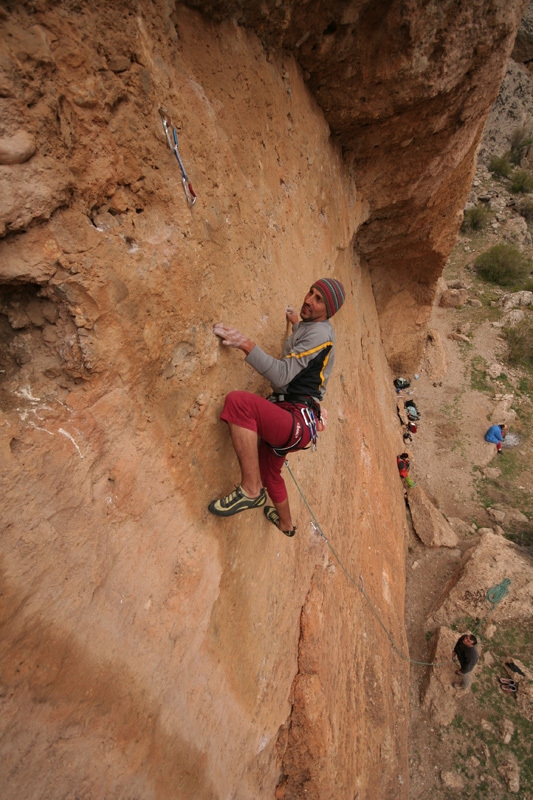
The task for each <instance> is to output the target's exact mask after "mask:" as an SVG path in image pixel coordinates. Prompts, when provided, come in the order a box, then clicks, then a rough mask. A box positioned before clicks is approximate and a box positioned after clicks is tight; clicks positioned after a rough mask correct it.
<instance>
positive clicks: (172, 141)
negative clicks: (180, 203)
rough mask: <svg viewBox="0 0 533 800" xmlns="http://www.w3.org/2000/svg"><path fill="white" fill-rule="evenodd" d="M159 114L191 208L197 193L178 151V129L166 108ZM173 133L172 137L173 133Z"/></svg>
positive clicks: (161, 109)
mask: <svg viewBox="0 0 533 800" xmlns="http://www.w3.org/2000/svg"><path fill="white" fill-rule="evenodd" d="M159 114H160V116H161V120H162V122H163V130H164V131H165V138H166V140H167V144H168V146H169V148H170V149H171V150H172V152H173V153H174V155H175V156H176V160H177V162H178V164H179V167H180V170H181V182H182V184H183V191H184V192H185V197H186V199H187V202H188V204H189V205H190V206H193V205H194V204H195V203H196V192H195V191H194V189H193V188H192V183H191V182H190V180H189V178H188V177H187V173H186V172H185V167H184V166H183V161H182V160H181V157H180V154H179V150H178V132H177V131H176V128H175V127H174V125H173V124H172V121H171V119H170V117H169V115H168V112H167V111H165V109H164V108H160V109H159ZM171 131H172V135H171V133H170V132H171Z"/></svg>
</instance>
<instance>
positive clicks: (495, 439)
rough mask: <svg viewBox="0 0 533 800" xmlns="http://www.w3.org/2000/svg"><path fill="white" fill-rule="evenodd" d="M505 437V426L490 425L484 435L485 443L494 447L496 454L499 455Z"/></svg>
mask: <svg viewBox="0 0 533 800" xmlns="http://www.w3.org/2000/svg"><path fill="white" fill-rule="evenodd" d="M506 435H507V425H492V426H491V427H490V428H489V429H488V431H487V433H486V434H485V441H486V442H491V443H492V444H495V445H496V452H497V453H499V454H500V455H501V452H502V443H503V440H504V439H505V437H506Z"/></svg>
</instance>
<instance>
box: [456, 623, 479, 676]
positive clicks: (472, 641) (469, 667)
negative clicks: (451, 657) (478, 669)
mask: <svg viewBox="0 0 533 800" xmlns="http://www.w3.org/2000/svg"><path fill="white" fill-rule="evenodd" d="M476 645H477V639H476V637H475V636H474V634H472V633H464V634H463V635H462V636H460V637H459V638H458V640H457V641H456V643H455V647H454V648H453V653H454V654H455V655H456V656H457V660H458V661H459V665H460V667H461V669H457V670H455V674H456V675H461V679H462V680H461V683H454V684H453V685H454V687H455V688H456V689H468V687H469V686H470V684H471V683H472V672H473V670H474V667H475V666H476V664H477V662H478V660H479V653H478V650H477V647H476Z"/></svg>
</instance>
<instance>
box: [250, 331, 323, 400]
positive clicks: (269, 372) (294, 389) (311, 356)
mask: <svg viewBox="0 0 533 800" xmlns="http://www.w3.org/2000/svg"><path fill="white" fill-rule="evenodd" d="M334 353H335V332H334V330H333V327H332V325H331V323H330V322H329V320H324V321H323V322H297V323H296V324H295V325H294V327H293V331H292V334H291V335H290V336H289V337H288V338H287V339H286V340H285V344H284V345H283V356H282V358H281V359H278V358H274V357H273V356H269V355H268V353H265V352H264V350H262V349H261V348H260V347H259V346H258V345H256V346H255V347H254V349H253V350H252V351H251V352H250V353H249V354H248V355H247V356H246V359H245V361H246V362H247V363H248V364H250V366H252V367H253V368H254V369H255V370H257V372H259V374H260V375H263V376H264V377H265V378H266V379H267V380H269V381H270V383H271V385H272V389H273V391H274V392H277V393H279V394H294V395H302V394H308V395H311V396H312V397H316V398H317V399H319V400H321V399H322V398H323V397H324V394H325V391H326V385H327V382H328V380H329V377H330V375H331V370H332V368H333V363H334V361H335V355H334Z"/></svg>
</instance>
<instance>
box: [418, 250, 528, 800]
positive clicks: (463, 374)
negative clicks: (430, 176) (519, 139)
mask: <svg viewBox="0 0 533 800" xmlns="http://www.w3.org/2000/svg"><path fill="white" fill-rule="evenodd" d="M467 241H468V240H467V239H466V238H465V237H460V240H459V242H458V244H457V246H456V249H455V251H454V254H453V255H452V257H451V259H450V261H449V264H448V266H447V269H446V271H445V274H444V278H445V279H446V280H447V281H450V282H451V281H452V280H453V279H455V280H456V279H458V278H459V279H460V280H462V281H463V282H464V283H465V284H466V285H467V286H468V287H469V298H475V297H477V296H479V295H481V296H483V292H484V291H486V290H485V289H483V288H482V287H481V286H480V284H477V283H476V280H475V276H473V274H472V273H471V272H470V271H469V270H468V263H469V260H470V259H471V258H472V255H473V254H472V250H483V249H486V247H488V246H490V245H491V244H493V243H494V242H492V241H490V236H489V237H488V238H487V237H484V238H479V239H478V241H477V242H476V241H474V243H473V246H470V245H469V244H467V243H466V242H467ZM474 254H475V253H474ZM489 291H490V289H489ZM437 303H438V297H437ZM487 306H488V308H487ZM491 313H492V308H490V303H488V304H486V303H485V304H484V308H483V309H482V308H479V307H475V306H470V305H465V306H463V307H461V308H456V309H455V308H441V307H439V306H438V305H437V304H436V306H435V308H434V311H433V314H432V320H431V326H430V332H431V333H430V335H431V337H432V341H430V343H429V345H428V358H427V359H425V360H424V361H423V363H422V364H421V367H420V373H419V375H418V378H416V377H414V376H404V377H408V378H410V380H411V386H410V388H409V389H408V390H407V391H408V392H412V395H411V396H412V398H413V399H414V400H415V402H416V404H417V406H418V409H419V411H420V412H421V420H420V422H419V424H418V431H417V433H416V434H413V437H412V438H413V441H412V442H409V443H408V444H407V447H406V449H407V450H408V451H409V453H410V455H411V475H412V477H413V478H414V479H415V480H416V481H417V482H418V483H419V484H420V485H421V486H422V487H423V489H424V491H425V492H426V494H427V495H428V496H429V497H431V498H432V500H433V501H434V503H435V505H436V506H437V507H438V508H439V509H440V510H441V511H442V512H443V513H444V514H445V515H446V516H447V517H448V518H450V517H454V518H459V519H461V520H463V521H464V522H466V523H468V524H469V525H471V524H472V523H474V524H475V525H476V526H477V527H483V526H493V525H494V523H493V522H491V520H490V518H489V517H488V515H487V512H486V510H485V508H484V506H483V504H482V501H481V498H480V496H479V494H478V491H477V489H476V486H477V485H478V483H479V481H480V480H481V481H483V478H480V475H481V472H480V471H481V470H482V469H484V468H486V467H487V466H489V465H490V466H491V467H498V466H500V464H499V462H498V458H499V457H498V456H497V455H496V453H495V448H494V447H493V446H492V445H488V444H487V443H485V441H484V438H483V437H484V433H485V431H486V429H487V428H488V427H489V425H491V424H493V423H494V422H498V421H500V420H496V419H490V417H491V414H493V413H494V411H495V409H496V408H497V407H498V405H497V404H498V400H499V399H500V396H501V395H504V394H510V393H512V391H513V387H514V386H515V385H517V384H518V382H519V379H520V376H519V375H518V374H517V373H516V372H513V371H512V370H509V368H508V366H504V365H505V350H506V345H505V341H504V340H503V338H501V329H500V328H498V327H495V326H493V324H492V320H491V319H490V317H491ZM493 316H494V319H496V315H495V314H494V315H493ZM487 317H489V318H487ZM458 330H466V331H467V332H468V338H469V342H465V341H458V340H452V339H450V338H448V337H449V334H451V333H452V332H454V331H458ZM479 364H483V365H484V367H485V369H486V368H487V367H489V368H490V366H492V365H496V364H501V365H502V370H501V371H502V373H504V374H505V376H506V378H503V379H502V378H501V376H500V377H499V378H498V379H494V380H489V381H488V384H489V386H490V388H491V389H492V391H490V390H489V391H487V390H486V389H485V391H479V390H478V389H474V388H472V384H473V383H474V384H475V381H473V380H472V375H473V370H474V371H475V369H476V365H479ZM494 371H495V372H497V370H494ZM501 421H504V420H501ZM513 427H514V429H516V430H518V429H519V428H520V422H519V420H517V421H516V424H515V425H514V426H513V424H512V425H511V430H513ZM520 439H521V441H520V444H519V445H518V446H517V449H519V450H521V454H522V455H523V456H524V455H527V454H528V453H529V452H530V449H531V446H530V444H529V442H528V440H527V436H526V435H525V434H524V431H521V432H520ZM532 477H533V476H532V474H531V470H529V471H527V472H524V471H522V472H521V473H520V479H519V483H520V484H521V487H520V488H524V487H530V486H531V484H532V481H531V478H532ZM520 510H524V509H520ZM474 537H475V534H472V535H469V536H467V537H461V536H459V544H458V546H457V547H456V548H445V547H442V548H436V549H432V548H428V547H425V546H424V545H423V544H422V543H421V541H420V540H419V539H418V538H417V537H416V535H415V534H414V533H412V532H411V535H410V545H409V554H408V561H407V594H406V628H407V633H408V639H409V646H410V656H411V658H412V659H415V660H420V661H425V660H428V655H429V648H428V638H429V631H428V630H427V628H426V626H425V619H426V617H427V614H428V611H429V609H430V608H431V606H432V605H433V602H434V601H435V600H436V598H437V596H438V595H439V594H440V592H441V590H442V588H443V586H444V584H445V582H446V580H447V579H448V578H449V577H450V575H451V574H452V573H453V571H454V569H455V567H456V566H457V564H458V562H459V560H460V558H461V556H462V553H463V552H464V550H465V549H466V548H467V547H469V546H471V545H472V543H473V538H474ZM451 623H453V621H452V620H450V624H451ZM424 675H425V668H424V667H423V666H417V665H412V668H411V687H410V747H409V752H410V772H411V776H410V787H411V788H410V795H409V797H410V800H422V798H424V800H425V799H426V798H427V797H428V795H429V794H430V793H431V795H432V796H433V797H434V798H447V797H454V796H456V795H457V794H460V795H461V796H462V797H471V798H472V797H477V796H478V795H477V794H476V791H479V786H478V788H477V789H474V787H473V786H471V787H466V788H465V789H464V790H463V791H460V792H457V790H456V789H455V790H454V789H450V788H449V787H446V786H445V785H444V783H443V781H442V773H443V771H447V770H452V771H453V770H454V763H455V761H454V756H455V749H454V748H455V743H456V737H455V734H454V729H453V725H452V726H450V727H449V728H440V727H439V726H435V725H433V723H432V721H431V719H430V718H429V716H428V715H427V714H426V713H425V712H424V711H423V710H422V709H421V707H420V691H421V685H422V682H423V679H424ZM450 675H451V676H452V678H453V668H452V667H450ZM461 710H462V713H463V715H465V716H466V717H467V718H471V719H476V718H477V719H478V720H481V718H482V716H483V714H482V712H481V709H480V708H479V707H478V704H477V700H476V696H475V695H474V694H473V693H467V694H465V695H463V697H462V703H461ZM482 780H484V779H482ZM485 788H486V789H490V784H488V785H487V784H485V785H484V789H485ZM483 796H491V795H490V792H489V795H483ZM500 796H502V795H501V794H499V793H498V792H496V794H493V795H492V797H500ZM505 796H507V795H505ZM513 796H517V795H513ZM518 796H519V797H521V798H526V797H529V795H526V794H522V793H520V794H519V795H518Z"/></svg>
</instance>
